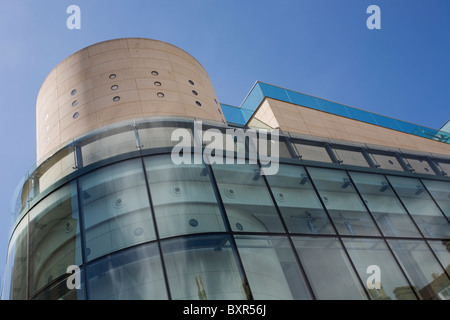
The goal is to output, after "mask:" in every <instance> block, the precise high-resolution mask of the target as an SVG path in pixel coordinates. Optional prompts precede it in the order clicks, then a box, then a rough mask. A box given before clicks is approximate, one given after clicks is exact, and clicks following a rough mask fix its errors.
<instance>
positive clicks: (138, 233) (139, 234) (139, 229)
mask: <svg viewBox="0 0 450 320" xmlns="http://www.w3.org/2000/svg"><path fill="white" fill-rule="evenodd" d="M133 233H134V235H135V236H137V237H139V236H141V235H142V234H143V233H144V229H142V228H136V229H134V231H133Z"/></svg>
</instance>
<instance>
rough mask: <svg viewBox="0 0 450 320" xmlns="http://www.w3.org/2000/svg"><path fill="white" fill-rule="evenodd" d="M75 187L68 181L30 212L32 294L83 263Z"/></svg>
mask: <svg viewBox="0 0 450 320" xmlns="http://www.w3.org/2000/svg"><path fill="white" fill-rule="evenodd" d="M76 190H77V189H76V183H71V184H68V185H65V186H64V187H62V188H60V189H58V190H57V191H55V192H53V193H52V194H50V195H49V196H47V197H46V198H45V199H43V200H42V201H41V202H40V203H38V204H37V205H36V206H35V207H34V208H33V209H32V210H31V212H30V213H29V215H30V224H29V230H30V236H29V239H30V240H29V241H30V253H29V258H30V259H29V261H30V262H29V263H30V267H29V270H30V280H29V281H30V296H33V295H34V293H35V292H36V291H37V290H38V289H40V288H42V287H43V286H44V285H46V284H47V283H50V282H52V281H53V280H54V279H57V278H58V277H59V276H61V275H64V274H66V271H67V267H69V266H71V265H81V263H82V258H81V241H80V224H79V217H78V204H77V202H78V200H77V191H76Z"/></svg>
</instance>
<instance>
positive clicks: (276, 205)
mask: <svg viewBox="0 0 450 320" xmlns="http://www.w3.org/2000/svg"><path fill="white" fill-rule="evenodd" d="M258 167H259V168H260V170H261V167H262V166H261V162H260V161H259V159H258ZM261 176H262V177H263V180H264V183H265V186H266V189H267V190H268V192H269V194H270V198H271V200H272V202H273V205H274V207H275V209H276V211H277V213H278V217H279V219H280V221H281V224H282V225H283V229H284V233H285V236H286V238H287V240H288V242H289V245H290V247H291V252H292V254H293V255H294V258H295V261H296V262H297V264H298V266H299V268H300V272H301V273H302V276H303V279H304V280H305V284H306V287H307V289H308V293H309V294H310V295H311V297H312V299H313V300H316V299H317V297H316V295H315V294H314V290H313V288H312V285H311V283H310V282H309V279H308V277H307V275H306V271H305V268H304V267H303V264H302V262H301V260H300V257H299V256H298V254H297V250H296V249H295V245H294V241H293V240H292V237H291V235H290V234H289V229H288V227H287V225H286V222H285V221H284V219H283V215H282V214H281V210H280V208H279V207H278V204H277V201H276V199H275V197H274V195H273V192H272V188H271V187H270V184H269V182H268V181H267V177H266V175H261Z"/></svg>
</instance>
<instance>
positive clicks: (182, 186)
mask: <svg viewBox="0 0 450 320" xmlns="http://www.w3.org/2000/svg"><path fill="white" fill-rule="evenodd" d="M144 161H145V167H146V170H147V178H148V182H149V185H150V192H151V195H152V201H153V208H154V210H155V214H156V221H157V223H158V231H159V236H160V237H168V236H174V235H180V234H188V233H199V232H214V231H225V226H224V223H223V217H222V214H221V212H220V208H219V205H218V203H217V199H216V196H215V194H214V190H213V187H212V185H211V181H210V177H209V174H208V170H207V169H206V167H205V165H204V164H179V165H175V164H173V163H172V161H171V159H170V156H168V155H167V156H165V155H164V156H153V157H148V158H145V160H144Z"/></svg>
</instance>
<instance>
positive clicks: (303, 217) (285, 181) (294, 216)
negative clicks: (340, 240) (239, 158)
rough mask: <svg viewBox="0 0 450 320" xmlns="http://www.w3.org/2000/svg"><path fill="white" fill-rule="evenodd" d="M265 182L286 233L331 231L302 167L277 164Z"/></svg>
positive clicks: (331, 232)
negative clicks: (273, 198)
mask: <svg viewBox="0 0 450 320" xmlns="http://www.w3.org/2000/svg"><path fill="white" fill-rule="evenodd" d="M267 181H268V182H269V185H270V187H271V189H272V193H273V195H274V197H275V200H276V202H277V204H278V207H279V208H280V211H281V214H282V216H283V218H284V220H285V222H286V225H287V227H288V229H289V231H290V232H296V233H307V234H334V230H333V227H332V225H331V223H330V221H329V219H328V217H327V215H326V213H325V210H324V209H323V207H322V205H321V204H320V201H319V199H318V196H317V194H316V193H315V192H314V190H313V187H312V186H311V183H310V181H309V178H308V175H307V174H306V171H305V169H304V168H303V167H299V166H291V165H280V167H279V170H278V174H276V175H270V176H267Z"/></svg>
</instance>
